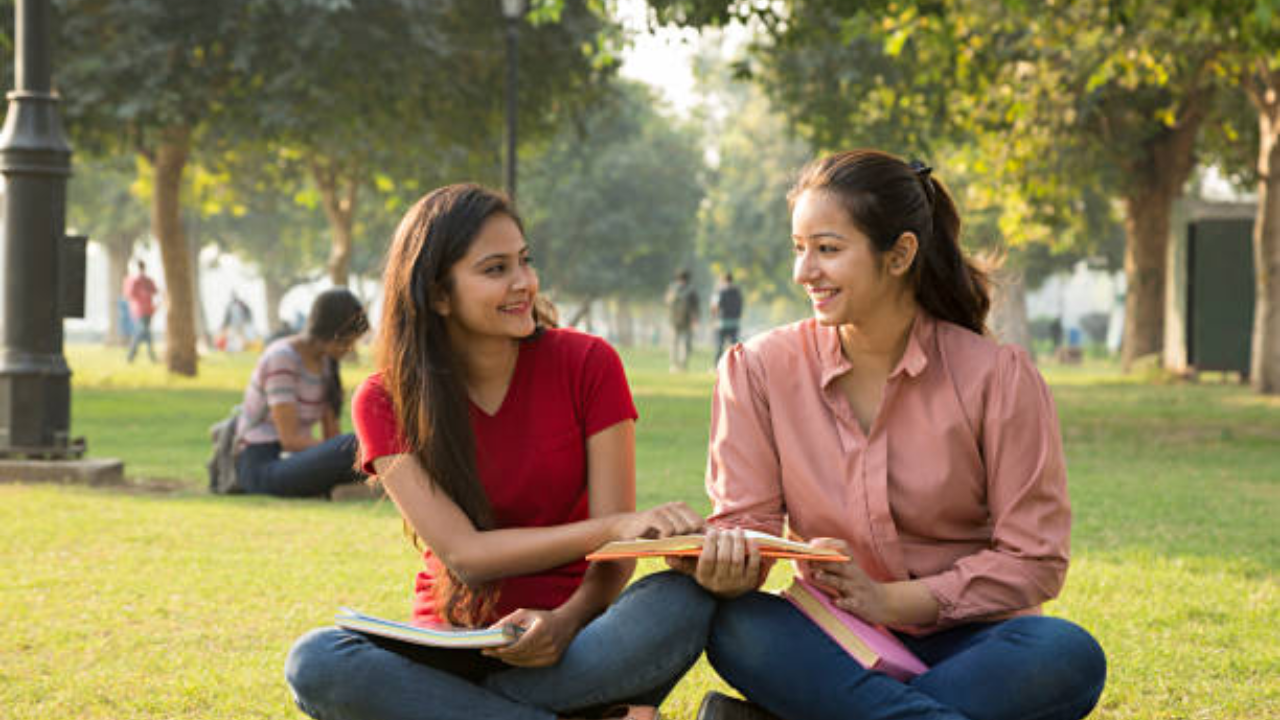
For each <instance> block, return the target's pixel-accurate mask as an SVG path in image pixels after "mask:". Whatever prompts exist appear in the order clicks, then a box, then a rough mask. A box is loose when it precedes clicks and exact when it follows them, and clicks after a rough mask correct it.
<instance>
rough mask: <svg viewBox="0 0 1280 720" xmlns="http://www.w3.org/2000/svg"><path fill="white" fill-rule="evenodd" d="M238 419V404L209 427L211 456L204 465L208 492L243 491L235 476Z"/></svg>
mask: <svg viewBox="0 0 1280 720" xmlns="http://www.w3.org/2000/svg"><path fill="white" fill-rule="evenodd" d="M239 420H240V406H239V405H237V406H235V407H233V408H231V414H230V415H228V416H227V417H226V418H225V419H223V420H219V421H218V422H216V423H214V424H213V425H212V426H210V427H209V436H210V437H211V438H212V439H213V457H210V458H209V462H208V463H207V464H206V465H205V467H207V468H208V469H209V492H211V493H214V494H216V495H237V494H240V493H243V492H244V488H243V487H241V486H240V480H239V478H237V477H236V423H237V422H238V421H239Z"/></svg>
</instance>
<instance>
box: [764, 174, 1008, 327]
mask: <svg viewBox="0 0 1280 720" xmlns="http://www.w3.org/2000/svg"><path fill="white" fill-rule="evenodd" d="M806 190H822V191H824V192H829V193H831V194H832V196H833V197H835V198H836V199H837V200H838V201H839V202H840V204H841V205H842V206H843V207H844V209H845V210H846V211H847V212H848V213H849V217H850V219H851V220H852V221H853V224H854V225H855V226H857V228H858V229H859V230H861V231H862V232H863V234H865V235H866V236H867V237H868V238H870V240H871V244H872V246H873V247H875V249H876V252H877V253H880V254H883V253H886V252H888V251H889V250H890V249H892V248H893V246H894V244H895V243H897V242H898V238H899V237H901V236H902V234H903V233H905V232H911V233H914V234H915V236H916V239H917V240H918V241H919V249H918V250H917V252H916V257H915V260H914V261H913V262H912V263H911V270H910V275H909V278H908V281H909V282H910V284H911V290H912V293H913V295H914V296H915V300H916V302H917V303H918V304H919V305H920V306H921V307H922V308H924V310H925V311H926V312H928V313H929V314H930V315H933V316H934V317H936V318H939V319H942V320H946V321H948V322H952V323H955V324H956V325H960V326H961V327H965V328H968V329H970V330H972V331H973V332H975V333H978V334H979V335H982V334H984V333H985V332H986V322H987V311H988V310H990V308H991V297H990V281H989V280H988V278H987V274H986V272H984V271H983V270H982V269H980V268H979V267H978V266H977V265H976V264H974V262H973V261H972V260H971V259H970V258H969V257H967V256H966V255H965V253H964V250H963V249H961V247H960V214H959V213H958V212H957V211H956V205H955V203H954V202H953V201H952V199H951V195H950V194H949V193H948V192H947V188H946V186H944V185H943V184H942V182H941V181H939V180H938V179H937V178H936V177H934V176H933V172H932V170H931V169H930V168H929V167H928V166H926V165H923V164H921V163H919V162H914V161H913V162H911V163H907V162H904V161H903V160H902V159H900V158H897V157H894V156H893V155H890V154H888V153H884V152H880V151H878V150H850V151H847V152H841V153H836V154H834V155H828V156H827V157H823V158H819V159H817V160H815V161H813V162H811V163H809V164H808V165H806V166H805V167H804V169H803V170H801V171H800V177H799V179H798V180H796V184H795V186H794V187H792V188H791V191H790V192H789V193H787V203H788V206H789V207H790V208H791V209H792V210H794V209H795V202H796V199H797V198H799V197H800V195H801V194H802V193H804V192H805V191H806Z"/></svg>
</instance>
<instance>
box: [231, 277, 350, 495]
mask: <svg viewBox="0 0 1280 720" xmlns="http://www.w3.org/2000/svg"><path fill="white" fill-rule="evenodd" d="M368 330H369V320H368V318H367V317H366V316H365V312H364V308H362V307H361V306H360V301H359V300H358V299H356V296H355V295H352V294H351V292H350V291H349V290H347V289H346V288H333V289H331V290H326V291H324V292H322V293H320V295H319V296H317V297H316V299H315V301H314V302H313V303H312V304H311V313H310V314H309V315H308V316H307V323H306V327H305V328H304V329H303V331H302V332H301V333H299V334H296V335H289V336H286V337H283V338H280V339H279V340H276V341H275V342H273V343H271V344H270V345H268V346H267V347H266V349H265V350H263V352H262V356H261V357H260V358H258V364H257V366H256V367H254V369H253V375H252V376H251V377H250V380H249V386H248V387H247V388H245V391H244V401H243V403H242V404H241V412H240V419H239V421H238V423H237V426H236V438H237V440H236V447H237V452H236V475H237V477H238V479H239V483H240V485H241V487H242V488H243V489H244V491H245V492H246V493H258V494H264V495H280V496H284V497H327V496H328V495H329V493H330V491H331V490H332V489H333V488H334V487H336V486H338V485H341V484H343V483H355V482H360V481H362V480H364V479H365V478H364V475H363V474H362V473H360V472H358V471H356V469H355V465H356V439H355V436H354V435H352V434H350V433H346V434H343V433H340V431H339V430H340V429H339V425H338V417H339V415H338V413H339V412H341V410H342V396H343V392H342V378H341V376H340V375H339V361H340V360H341V359H342V358H343V357H344V356H345V355H347V354H348V353H349V352H351V348H352V347H353V346H354V345H355V343H356V341H357V340H359V339H360V337H361V336H363V335H364V334H365V333H366V332H368ZM317 425H319V426H320V437H319V438H317V437H316V435H315V428H316V426H317ZM286 453H287V455H286Z"/></svg>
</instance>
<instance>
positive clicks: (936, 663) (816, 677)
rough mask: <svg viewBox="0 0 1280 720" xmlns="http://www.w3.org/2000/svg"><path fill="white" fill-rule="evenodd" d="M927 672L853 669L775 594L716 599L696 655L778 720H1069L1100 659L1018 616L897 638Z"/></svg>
mask: <svg viewBox="0 0 1280 720" xmlns="http://www.w3.org/2000/svg"><path fill="white" fill-rule="evenodd" d="M899 637H900V638H901V639H902V641H903V642H904V643H905V644H906V645H907V647H909V648H910V649H911V650H912V652H914V653H915V654H916V655H917V656H918V657H919V658H920V659H921V660H923V661H924V662H925V663H926V664H927V665H929V671H928V672H926V673H924V674H922V675H920V676H918V677H916V678H915V679H913V680H912V681H911V682H909V683H901V682H899V681H897V680H894V679H893V678H890V677H889V676H887V675H883V674H881V673H877V672H871V671H868V670H865V669H863V667H862V666H861V665H859V664H858V663H857V662H855V661H854V660H853V658H851V657H849V655H848V654H847V653H846V652H845V651H844V650H843V649H841V648H840V646H838V645H836V644H835V642H834V641H832V640H831V639H830V638H828V637H827V636H826V634H824V633H823V632H822V630H820V629H819V628H818V626H817V625H814V624H813V623H812V622H810V621H809V620H808V618H806V617H805V616H804V615H802V614H801V613H800V612H799V611H798V610H796V609H795V608H794V607H793V606H792V605H791V603H789V602H787V601H786V600H783V599H782V598H780V597H777V596H775V595H767V594H764V593H750V594H748V595H744V596H742V597H740V598H737V599H734V600H730V601H723V602H721V603H720V605H719V607H718V609H717V611H716V617H715V620H714V621H713V623H712V628H711V638H710V641H709V644H708V647H707V656H708V658H709V659H710V660H711V664H712V666H714V667H715V669H716V671H717V672H719V673H720V675H721V677H723V678H724V679H725V680H727V681H728V682H729V683H730V684H731V685H733V686H734V687H735V688H737V689H738V691H739V692H741V693H742V694H743V696H744V697H746V698H748V699H750V700H751V701H753V702H755V703H756V704H758V705H761V706H762V707H764V708H766V709H768V710H769V711H770V712H772V713H773V714H775V715H777V716H779V717H782V718H786V719H787V720H825V719H826V718H841V719H842V720H847V719H848V718H858V719H859V720H889V719H890V718H893V719H894V720H904V719H905V718H921V719H924V718H928V719H929V720H1078V718H1082V717H1084V716H1086V715H1088V714H1089V712H1090V711H1091V710H1092V709H1093V706H1094V705H1095V704H1096V703H1097V701H1098V696H1099V695H1101V694H1102V686H1103V683H1104V682H1105V680H1106V658H1105V657H1104V656H1103V653H1102V648H1100V647H1099V646H1098V643H1097V642H1095V641H1094V639H1093V637H1092V636H1090V635H1089V633H1087V632H1086V631H1084V630H1083V629H1081V628H1080V627H1078V626H1076V625H1073V624H1071V623H1069V622H1067V621H1066V620H1061V619H1058V618H1052V617H1042V616H1027V617H1017V618H1012V619H1010V620H1005V621H1003V622H993V623H975V624H968V625H962V626H959V627H956V628H952V629H950V630H944V631H941V632H939V633H935V634H933V635H929V636H927V637H922V638H914V637H911V636H907V635H900V636H899Z"/></svg>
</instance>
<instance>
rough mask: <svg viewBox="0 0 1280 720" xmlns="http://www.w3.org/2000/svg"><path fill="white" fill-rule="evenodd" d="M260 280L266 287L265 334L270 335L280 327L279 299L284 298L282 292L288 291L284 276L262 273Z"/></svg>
mask: <svg viewBox="0 0 1280 720" xmlns="http://www.w3.org/2000/svg"><path fill="white" fill-rule="evenodd" d="M262 282H263V284H264V285H265V286H266V288H267V336H268V337H269V336H271V335H272V334H274V333H275V331H277V330H279V329H280V325H281V324H282V323H281V322H280V301H281V300H283V299H284V294H285V293H286V292H288V291H289V287H288V284H287V283H286V282H285V280H284V278H281V277H279V276H278V275H275V274H274V273H270V272H267V273H263V276H262Z"/></svg>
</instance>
